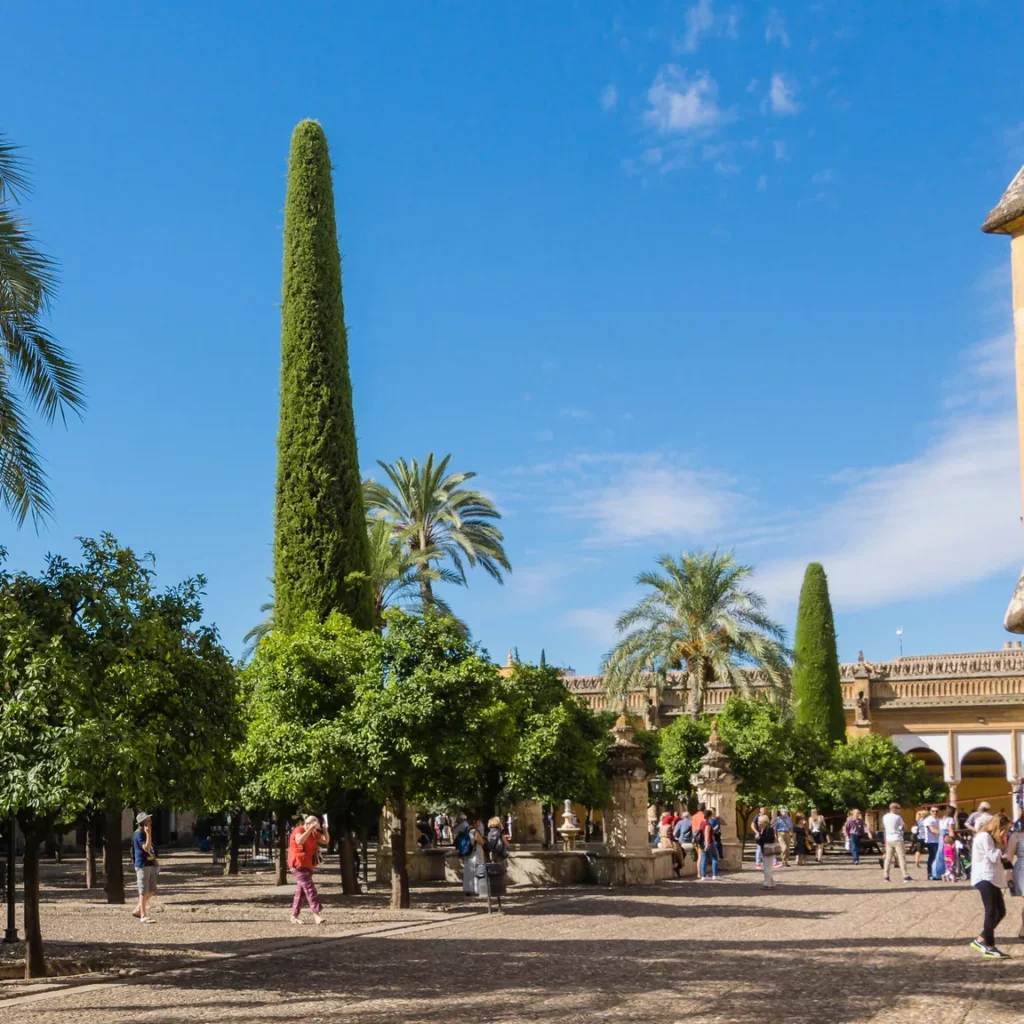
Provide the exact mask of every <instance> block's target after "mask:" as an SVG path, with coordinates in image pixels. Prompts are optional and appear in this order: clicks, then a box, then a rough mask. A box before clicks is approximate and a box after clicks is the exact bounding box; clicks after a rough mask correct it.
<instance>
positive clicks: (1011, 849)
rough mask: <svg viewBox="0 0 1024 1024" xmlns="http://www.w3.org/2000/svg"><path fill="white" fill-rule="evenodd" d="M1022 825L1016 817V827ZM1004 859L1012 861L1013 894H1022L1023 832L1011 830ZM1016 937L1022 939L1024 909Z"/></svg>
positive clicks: (1023, 883)
mask: <svg viewBox="0 0 1024 1024" xmlns="http://www.w3.org/2000/svg"><path fill="white" fill-rule="evenodd" d="M1022 826H1024V820H1022V819H1020V818H1018V819H1017V828H1018V829H1020V828H1021V827H1022ZM1006 859H1007V860H1012V861H1013V886H1014V888H1015V889H1016V890H1017V892H1016V893H1015V895H1017V896H1024V832H1020V831H1017V832H1011V833H1010V835H1009V837H1008V838H1007V840H1006ZM1017 937H1018V938H1020V939H1024V911H1022V912H1021V916H1020V931H1019V932H1017Z"/></svg>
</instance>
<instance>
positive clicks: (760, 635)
mask: <svg viewBox="0 0 1024 1024" xmlns="http://www.w3.org/2000/svg"><path fill="white" fill-rule="evenodd" d="M658 565H659V566H660V567H661V569H662V570H663V572H642V573H640V575H639V576H637V578H636V582H637V583H638V584H640V585H641V586H643V587H649V588H650V590H651V592H650V593H649V594H648V595H647V596H646V597H644V598H643V599H642V600H641V601H640V602H639V603H638V604H637V605H636V606H635V607H633V608H630V609H629V610H628V611H626V612H623V614H622V615H620V616H619V618H618V620H617V621H616V623H615V626H616V629H617V630H618V631H619V633H622V634H625V635H624V636H623V637H622V638H621V639H620V640H619V642H618V644H617V645H616V646H615V648H614V649H613V650H612V651H611V652H609V654H608V655H607V656H606V657H605V661H604V666H603V671H604V673H605V679H606V687H607V689H608V692H609V693H610V694H612V695H613V696H619V697H621V696H624V695H625V694H626V693H627V692H628V691H629V689H630V688H631V687H632V686H633V685H634V684H636V683H638V682H641V681H642V680H644V679H647V680H649V679H650V678H651V677H652V676H653V677H654V678H655V679H656V680H657V682H658V684H659V685H663V684H664V682H665V679H666V676H667V673H668V672H669V671H673V670H677V671H678V670H682V669H685V670H686V672H687V676H688V692H687V707H686V710H687V713H688V714H689V715H692V716H694V717H696V716H697V715H699V714H700V711H701V708H702V707H703V702H704V695H705V693H706V691H707V688H708V686H709V685H710V684H711V683H712V682H714V681H716V680H717V681H722V682H725V681H728V682H729V683H731V684H732V685H733V687H734V688H735V689H736V690H737V691H738V692H739V693H742V694H744V695H747V694H748V693H749V688H750V687H749V680H748V678H747V676H746V673H745V672H744V669H745V668H752V667H753V668H760V669H763V670H764V672H765V673H766V674H767V676H768V679H769V681H770V682H771V684H772V685H773V686H774V687H776V689H777V691H778V692H779V694H780V695H781V696H783V697H785V695H786V689H785V687H786V686H787V684H788V680H789V668H788V663H789V658H790V651H789V650H788V648H787V647H786V631H785V630H784V629H783V628H782V626H780V625H779V624H778V623H777V622H774V621H773V620H772V619H770V618H769V617H768V616H767V615H766V614H765V610H764V608H765V605H764V599H763V598H762V597H761V595H760V594H758V593H756V592H754V591H753V590H747V589H745V588H744V586H743V584H744V581H745V580H747V579H748V578H749V577H750V576H751V575H752V572H753V570H752V569H751V567H750V566H749V565H737V564H736V561H735V558H734V556H733V554H732V552H728V553H726V554H724V555H720V554H719V553H718V552H717V551H713V552H710V553H708V552H706V551H696V552H689V553H687V552H684V553H682V554H681V555H680V557H679V559H678V560H677V559H675V558H673V557H672V556H671V555H662V556H661V558H659V559H658Z"/></svg>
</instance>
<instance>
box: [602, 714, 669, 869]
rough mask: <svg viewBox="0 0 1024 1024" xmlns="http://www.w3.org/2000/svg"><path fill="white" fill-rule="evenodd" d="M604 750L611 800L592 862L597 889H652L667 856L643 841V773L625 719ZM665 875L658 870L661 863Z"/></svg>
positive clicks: (644, 818) (645, 795)
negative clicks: (600, 843) (601, 845)
mask: <svg viewBox="0 0 1024 1024" xmlns="http://www.w3.org/2000/svg"><path fill="white" fill-rule="evenodd" d="M612 735H613V736H614V737H615V742H614V743H613V744H612V745H611V746H610V747H609V748H608V774H609V777H610V778H609V789H610V790H611V800H610V802H609V805H608V807H607V808H606V810H605V812H604V828H605V834H604V849H603V850H602V851H601V854H600V856H599V857H598V858H596V859H595V864H594V866H595V870H596V873H597V881H598V884H600V885H615V886H619V885H654V884H655V883H656V882H657V881H658V878H659V877H668V874H669V873H671V870H672V867H671V863H672V861H671V853H669V852H668V851H665V853H664V854H662V855H658V854H655V852H654V851H653V850H652V849H651V846H650V843H649V842H648V839H647V773H646V772H645V771H644V764H643V757H642V756H641V753H640V748H639V747H638V746H637V745H636V744H635V743H634V742H633V730H632V729H630V727H629V723H628V722H627V721H626V716H625V715H620V716H619V719H618V721H617V722H616V723H615V727H614V728H613V729H612ZM663 861H664V862H665V863H666V864H667V873H663V871H661V870H659V866H660V865H661V863H662V862H663Z"/></svg>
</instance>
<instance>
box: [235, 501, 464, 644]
mask: <svg viewBox="0 0 1024 1024" xmlns="http://www.w3.org/2000/svg"><path fill="white" fill-rule="evenodd" d="M366 529H367V532H368V533H369V540H370V590H371V592H372V594H373V608H374V621H375V624H376V627H377V629H383V628H384V625H385V622H384V613H385V612H386V611H387V610H388V609H389V608H406V609H407V610H409V611H413V612H418V613H419V614H421V615H422V614H425V613H426V609H427V607H428V606H427V605H426V604H425V603H424V601H423V597H422V593H421V591H420V583H421V582H422V579H423V578H424V577H425V578H426V579H427V580H429V581H430V582H431V583H437V582H441V583H459V582H460V581H459V578H458V576H457V575H456V574H455V573H454V572H452V570H451V569H444V568H437V567H436V566H434V565H433V562H435V561H437V560H438V559H439V558H440V555H438V554H437V553H436V552H434V551H432V550H427V551H425V552H420V553H418V554H417V555H416V556H415V557H414V556H413V555H412V553H411V552H410V551H409V550H408V549H407V548H406V547H404V546H403V545H402V544H401V543H400V542H399V541H397V540H395V538H394V536H393V531H392V528H391V524H390V523H389V522H387V520H385V519H377V518H374V519H371V520H370V521H368V522H367V524H366ZM424 556H426V557H425V558H424ZM424 561H425V562H426V567H425V568H424V567H423V565H422V564H421V563H422V562H424ZM356 575H358V574H357V573H350V574H349V577H348V578H350V579H351V578H352V577H355V576H356ZM271 583H273V581H271ZM429 607H430V608H431V609H432V610H433V611H435V612H436V613H438V614H439V615H446V616H448V617H449V618H452V619H455V621H456V622H457V623H458V624H459V625H460V627H461V628H462V630H463V631H464V632H465V634H466V635H467V636H468V635H469V629H468V628H467V627H466V625H465V623H463V622H461V620H459V619H458V618H456V616H455V614H454V613H453V612H452V610H451V608H450V607H449V606H448V604H447V603H446V602H445V601H443V600H442V599H441V598H439V597H433V598H432V599H431V601H430V603H429ZM260 611H261V612H264V613H266V614H265V617H264V618H263V620H262V621H261V622H259V623H257V624H256V625H255V626H253V627H252V629H250V630H249V632H248V633H246V634H245V637H244V640H245V649H244V650H243V651H242V661H243V663H244V662H247V661H248V660H249V659H250V658H251V657H252V655H253V652H254V651H255V650H256V646H257V644H259V642H260V640H262V639H263V637H265V636H266V635H267V634H268V633H270V632H272V631H273V629H274V602H273V599H271V600H270V601H267V602H266V603H264V604H262V605H260Z"/></svg>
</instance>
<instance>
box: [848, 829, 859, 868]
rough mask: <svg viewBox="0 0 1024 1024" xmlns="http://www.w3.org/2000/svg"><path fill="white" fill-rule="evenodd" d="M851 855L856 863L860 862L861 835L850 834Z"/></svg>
mask: <svg viewBox="0 0 1024 1024" xmlns="http://www.w3.org/2000/svg"><path fill="white" fill-rule="evenodd" d="M850 856H851V857H852V858H853V863H854V864H859V863H860V836H850Z"/></svg>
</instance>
